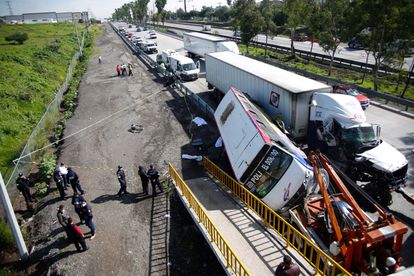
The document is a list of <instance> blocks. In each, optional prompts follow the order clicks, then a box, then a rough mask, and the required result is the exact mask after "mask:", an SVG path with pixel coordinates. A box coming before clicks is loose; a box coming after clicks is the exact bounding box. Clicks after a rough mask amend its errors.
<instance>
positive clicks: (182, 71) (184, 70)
mask: <svg viewBox="0 0 414 276" xmlns="http://www.w3.org/2000/svg"><path fill="white" fill-rule="evenodd" d="M170 70H171V71H172V72H173V73H174V74H175V75H176V76H177V77H179V78H180V79H182V80H185V81H189V80H196V79H198V74H199V73H200V69H199V68H198V67H197V66H196V65H195V63H194V61H193V60H192V59H191V58H189V57H185V56H182V55H179V54H174V55H171V56H170Z"/></svg>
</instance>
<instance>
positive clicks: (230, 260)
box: [168, 164, 250, 276]
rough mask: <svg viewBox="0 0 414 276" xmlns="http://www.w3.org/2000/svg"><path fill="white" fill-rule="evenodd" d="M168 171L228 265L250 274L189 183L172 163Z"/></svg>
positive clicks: (238, 271)
mask: <svg viewBox="0 0 414 276" xmlns="http://www.w3.org/2000/svg"><path fill="white" fill-rule="evenodd" d="M168 172H169V174H170V177H171V178H172V179H173V180H174V182H175V185H176V186H177V187H178V188H179V189H180V190H181V192H182V196H184V197H185V198H186V200H187V202H188V204H189V206H190V208H191V209H193V211H194V212H195V214H196V215H197V217H198V222H199V223H201V224H202V225H203V226H204V228H205V229H206V230H207V232H208V234H209V235H210V241H211V242H213V243H214V244H215V245H216V246H217V248H218V249H219V250H220V252H221V254H222V255H223V257H224V259H225V260H226V262H227V267H228V268H230V269H231V270H233V272H234V273H235V274H236V275H241V276H245V275H246V276H248V275H250V273H249V272H248V271H247V269H246V268H245V266H244V265H243V264H242V262H241V261H240V259H239V258H238V257H237V256H236V254H234V252H233V250H232V249H231V248H230V246H229V245H228V243H227V242H226V241H225V240H224V238H223V237H222V236H221V234H220V232H219V231H218V230H217V227H216V226H215V225H214V223H213V222H212V221H211V220H210V218H209V217H208V215H207V214H206V211H205V210H204V208H203V206H202V205H201V204H200V202H199V201H198V200H197V198H196V197H195V195H194V194H193V193H192V192H191V190H190V188H188V186H187V184H185V182H184V180H183V179H182V178H181V176H180V175H179V174H178V173H177V171H176V170H175V169H174V168H173V166H172V165H171V164H169V165H168Z"/></svg>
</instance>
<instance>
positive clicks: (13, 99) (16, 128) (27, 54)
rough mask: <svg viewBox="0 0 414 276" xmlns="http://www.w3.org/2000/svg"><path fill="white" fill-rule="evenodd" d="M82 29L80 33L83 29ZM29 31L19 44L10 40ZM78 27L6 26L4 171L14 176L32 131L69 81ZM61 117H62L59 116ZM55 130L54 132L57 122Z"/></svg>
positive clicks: (0, 164)
mask: <svg viewBox="0 0 414 276" xmlns="http://www.w3.org/2000/svg"><path fill="white" fill-rule="evenodd" d="M82 27H83V26H81V25H78V30H79V31H80V34H81V30H82ZM16 32H24V33H27V34H28V35H29V39H28V40H27V41H26V42H25V43H24V44H23V45H18V44H15V43H13V42H12V43H10V42H6V41H5V37H6V36H9V35H11V34H14V33H16ZM77 49H78V45H77V38H76V33H75V28H74V24H73V23H58V24H34V25H0V118H1V120H0V171H1V172H2V174H3V175H6V176H7V175H8V174H9V173H10V169H11V168H12V167H13V165H12V163H11V161H12V160H13V159H14V158H16V157H18V155H19V153H20V152H21V150H22V148H23V146H24V145H25V143H26V141H27V139H28V137H29V135H30V133H31V131H32V129H33V128H34V126H35V125H36V124H37V122H38V121H39V119H40V118H41V116H42V114H43V113H44V111H45V109H46V107H47V105H48V104H49V102H50V101H51V100H52V99H53V98H54V96H55V91H56V90H57V89H58V88H59V87H60V86H61V84H62V83H63V81H64V80H65V76H66V72H67V69H68V65H69V62H70V61H71V59H72V57H73V54H74V53H75V52H76V51H77ZM57 115H58V114H57ZM50 128H51V129H53V128H54V125H53V124H52V125H51V126H50Z"/></svg>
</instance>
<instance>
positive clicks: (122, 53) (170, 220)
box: [27, 25, 223, 275]
mask: <svg viewBox="0 0 414 276" xmlns="http://www.w3.org/2000/svg"><path fill="white" fill-rule="evenodd" d="M98 55H101V56H102V64H98V62H97V58H96V57H97V56H98ZM128 62H130V63H132V64H133V66H134V76H132V77H121V78H120V77H117V76H116V72H115V66H116V65H117V64H120V63H128ZM103 118H106V119H105V120H102V121H100V120H101V119H103ZM189 120H190V116H189V113H188V110H187V107H186V105H185V102H184V100H183V99H182V98H181V96H180V95H179V94H177V93H176V92H175V91H173V90H171V89H165V88H164V87H163V85H162V83H161V80H159V79H157V78H156V77H155V75H154V74H152V73H151V72H149V71H148V68H147V67H145V66H144V65H143V64H142V63H141V62H140V61H139V60H138V59H137V58H136V57H135V56H133V55H131V53H130V51H129V50H128V49H127V48H126V47H125V45H124V43H123V42H122V41H121V40H120V38H119V37H118V36H117V35H116V34H115V33H114V32H113V31H112V29H111V28H110V27H109V26H108V25H105V30H104V32H103V35H102V36H101V37H100V38H99V39H98V41H97V44H96V52H95V55H94V56H93V57H92V58H91V60H90V62H89V65H88V70H87V72H86V74H85V76H84V78H83V80H82V82H81V85H80V89H79V106H78V107H77V109H76V112H75V114H74V116H73V117H72V118H71V119H70V120H69V121H68V123H67V125H66V129H65V133H64V134H65V136H68V135H70V134H73V133H76V132H78V131H80V130H82V129H83V130H82V131H81V132H79V133H78V134H76V135H74V136H72V137H70V138H69V139H68V140H66V141H65V142H64V144H63V146H62V148H61V155H60V161H63V162H65V164H66V165H67V166H70V167H72V168H73V169H74V170H75V171H76V172H77V173H78V175H79V177H80V180H81V185H82V187H83V188H84V189H85V190H86V196H85V198H86V200H87V201H89V203H90V205H91V207H92V210H93V214H94V222H95V226H96V238H95V239H94V240H89V239H88V240H87V244H88V246H89V250H88V251H86V252H83V253H77V252H76V249H75V246H74V245H68V244H67V242H66V240H65V238H64V237H65V235H64V232H63V231H62V229H61V227H60V225H59V224H58V223H57V221H56V210H57V206H58V205H59V204H62V202H60V201H58V200H57V199H56V197H57V195H56V194H53V195H50V196H49V197H47V198H46V199H45V204H44V205H42V206H41V207H40V210H39V211H38V212H37V214H36V215H35V216H34V220H33V221H34V225H33V229H34V244H35V249H34V252H33V254H32V260H33V264H32V268H31V269H30V271H27V272H28V273H33V274H43V273H47V271H49V272H52V273H54V274H58V275H59V274H64V275H169V274H177V275H178V274H179V275H190V274H195V273H197V274H202V275H212V274H214V275H218V274H223V271H222V269H221V267H220V265H219V264H218V263H217V261H216V259H215V257H214V255H213V254H212V252H211V251H210V250H209V247H208V246H207V245H206V243H205V242H204V240H203V238H202V236H201V234H200V233H198V231H197V230H196V227H195V226H194V224H193V222H192V221H191V219H189V218H188V214H186V210H185V209H184V208H183V206H180V204H181V203H180V202H179V200H177V198H176V196H175V195H174V192H173V191H171V192H169V193H164V194H158V195H157V197H155V198H152V197H148V196H144V195H143V194H142V193H141V192H142V188H141V183H140V181H139V180H138V176H137V169H138V165H144V166H145V167H147V168H148V166H149V165H150V164H154V165H155V166H156V167H157V168H158V170H159V171H160V172H165V171H166V166H165V163H166V162H171V163H172V164H173V165H174V166H175V167H176V168H178V170H180V171H181V168H182V164H181V159H180V156H181V153H182V152H183V150H184V149H186V148H188V143H189V141H190V138H189V134H188V133H187V132H188V129H187V128H188V122H189ZM98 121H100V122H99V123H96V122H98ZM95 123H96V124H95ZM132 123H135V124H139V125H142V126H143V130H142V131H141V132H139V133H131V132H129V131H128V130H129V128H130V125H131V124H132ZM187 153H188V152H187ZM118 165H122V166H123V167H124V168H125V170H126V178H127V183H128V191H129V192H130V193H131V194H129V195H124V196H123V197H122V198H118V197H117V196H115V194H116V193H117V192H118V189H119V184H118V181H117V178H116V175H115V171H116V168H117V166H118ZM63 204H64V205H65V206H66V208H67V210H68V211H69V213H70V215H71V216H72V217H73V218H74V221H75V222H78V217H77V216H76V214H75V212H74V211H73V208H72V206H71V204H70V199H69V200H67V201H65V202H63ZM170 209H172V210H173V211H174V212H171V213H170ZM80 227H81V230H83V232H84V233H86V232H89V229H88V228H87V227H86V226H85V225H81V226H80ZM169 233H171V235H172V236H171V235H170V234H169ZM170 239H171V241H172V242H171V243H170ZM184 245H185V246H184ZM179 246H180V247H181V246H182V249H181V248H178V249H177V247H179ZM171 248H172V249H171ZM169 251H171V252H173V253H172V254H173V255H171V254H169ZM194 256H199V257H197V258H195V257H194ZM39 260H40V262H39ZM171 260H173V261H171ZM170 267H172V269H171V271H172V272H171V273H170ZM201 271H202V273H200V272H201Z"/></svg>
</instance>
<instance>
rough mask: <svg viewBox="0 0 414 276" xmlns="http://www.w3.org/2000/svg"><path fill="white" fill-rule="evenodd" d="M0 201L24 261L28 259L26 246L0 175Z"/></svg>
mask: <svg viewBox="0 0 414 276" xmlns="http://www.w3.org/2000/svg"><path fill="white" fill-rule="evenodd" d="M0 199H1V202H2V203H3V209H4V212H5V213H6V217H7V221H8V222H9V225H10V228H11V230H12V233H13V237H14V240H15V241H16V245H17V249H18V250H19V254H20V258H21V259H22V260H25V259H27V258H28V257H29V253H28V252H27V248H26V244H25V243H24V240H23V236H22V232H21V231H20V227H19V224H18V223H17V219H16V216H15V215H14V211H13V206H12V205H11V202H10V198H9V194H8V193H7V190H6V185H4V181H3V177H2V176H1V173H0Z"/></svg>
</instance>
